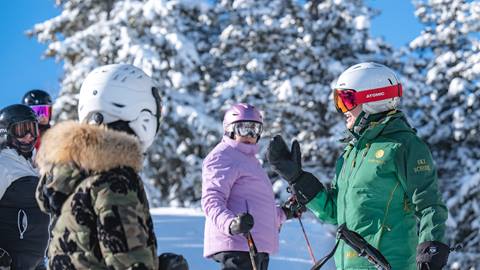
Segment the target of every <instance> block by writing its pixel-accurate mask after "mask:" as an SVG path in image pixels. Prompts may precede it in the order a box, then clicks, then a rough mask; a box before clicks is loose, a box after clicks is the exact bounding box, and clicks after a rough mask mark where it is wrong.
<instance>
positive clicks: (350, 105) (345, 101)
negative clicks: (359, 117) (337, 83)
mask: <svg viewBox="0 0 480 270" xmlns="http://www.w3.org/2000/svg"><path fill="white" fill-rule="evenodd" d="M401 96H402V85H401V84H397V85H392V86H387V87H381V88H375V89H369V90H364V91H361V92H357V91H355V90H354V89H334V90H333V101H334V102H335V108H336V109H337V111H338V112H341V113H346V112H348V111H351V110H353V109H355V108H356V107H357V106H358V105H360V104H363V103H368V102H374V101H380V100H384V99H389V98H394V97H401Z"/></svg>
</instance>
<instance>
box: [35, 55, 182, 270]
mask: <svg viewBox="0 0 480 270" xmlns="http://www.w3.org/2000/svg"><path fill="white" fill-rule="evenodd" d="M160 112H161V102H160V97H159V94H158V90H157V89H156V88H155V86H154V83H153V81H152V79H151V78H150V77H148V76H147V75H146V74H145V73H144V72H143V71H142V70H140V69H138V68H136V67H134V66H131V65H120V64H115V65H107V66H102V67H99V68H97V69H95V70H93V71H92V72H91V73H90V74H89V75H88V76H87V78H86V79H85V81H84V82H83V84H82V87H81V89H80V95H79V107H78V115H79V120H80V121H81V123H77V122H63V123H59V124H57V125H55V126H54V127H52V128H51V129H49V130H48V131H47V132H46V133H45V135H44V136H43V138H42V139H43V140H42V146H41V147H40V150H39V151H38V154H37V163H38V166H39V168H40V173H41V175H42V177H41V180H40V183H39V185H38V187H37V192H36V198H37V201H38V203H39V205H40V207H41V209H42V210H43V211H44V212H46V213H49V214H51V216H52V223H51V228H50V229H51V235H50V243H49V246H48V251H47V256H48V268H49V269H70V270H71V269H161V270H166V269H168V270H173V269H175V270H186V269H188V266H187V263H186V261H185V260H184V259H183V257H182V256H179V255H175V254H171V253H169V254H163V255H162V256H160V262H159V258H158V257H157V243H156V239H155V235H154V230H153V223H152V218H151V216H150V212H149V205H148V201H147V197H146V193H145V189H144V186H143V183H142V181H141V179H140V177H139V175H138V172H139V171H140V170H141V168H142V159H143V153H144V152H145V151H146V149H147V148H148V147H149V146H150V145H151V143H152V142H153V139H154V137H155V135H156V133H157V132H158V129H159V124H160ZM159 267H160V268H159Z"/></svg>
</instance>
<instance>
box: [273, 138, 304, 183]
mask: <svg viewBox="0 0 480 270" xmlns="http://www.w3.org/2000/svg"><path fill="white" fill-rule="evenodd" d="M267 159H268V162H269V163H270V165H272V169H273V170H274V171H275V172H276V173H278V174H279V175H280V176H281V177H283V178H284V179H285V180H287V182H288V183H293V182H295V181H296V180H297V178H298V177H299V176H300V175H301V174H302V172H303V171H302V155H301V152H300V145H299V144H298V142H297V141H296V140H295V141H293V143H292V149H291V151H290V150H288V147H287V144H286V143H285V141H284V140H283V138H282V136H280V135H276V136H275V137H273V139H272V140H270V143H269V144H268V149H267Z"/></svg>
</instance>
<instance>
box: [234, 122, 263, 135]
mask: <svg viewBox="0 0 480 270" xmlns="http://www.w3.org/2000/svg"><path fill="white" fill-rule="evenodd" d="M262 131H263V125H262V124H261V123H258V122H237V123H234V124H233V132H234V133H235V134H237V135H239V136H242V137H252V138H258V137H259V136H260V135H261V134H262Z"/></svg>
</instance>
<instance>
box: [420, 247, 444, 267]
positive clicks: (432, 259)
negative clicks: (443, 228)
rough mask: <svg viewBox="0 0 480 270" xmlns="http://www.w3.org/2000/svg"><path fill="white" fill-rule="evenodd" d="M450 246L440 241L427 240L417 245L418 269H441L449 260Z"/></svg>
mask: <svg viewBox="0 0 480 270" xmlns="http://www.w3.org/2000/svg"><path fill="white" fill-rule="evenodd" d="M449 253H450V247H449V246H447V245H445V244H444V243H441V242H438V241H426V242H423V243H421V244H420V245H418V246H417V269H418V270H441V269H442V268H443V267H444V266H445V265H446V264H447V261H448V254H449Z"/></svg>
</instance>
